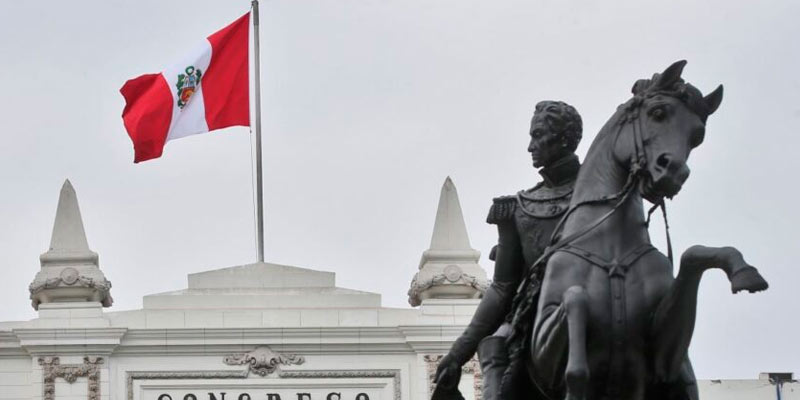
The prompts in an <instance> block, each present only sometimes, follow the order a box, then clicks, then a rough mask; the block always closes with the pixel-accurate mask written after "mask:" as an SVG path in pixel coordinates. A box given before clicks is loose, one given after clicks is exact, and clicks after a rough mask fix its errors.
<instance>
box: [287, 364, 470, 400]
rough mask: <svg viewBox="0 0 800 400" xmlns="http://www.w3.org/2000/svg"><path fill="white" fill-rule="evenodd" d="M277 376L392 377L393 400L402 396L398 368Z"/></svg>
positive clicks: (292, 373) (293, 373) (290, 372)
mask: <svg viewBox="0 0 800 400" xmlns="http://www.w3.org/2000/svg"><path fill="white" fill-rule="evenodd" d="M278 376H279V377H281V378H392V384H393V386H394V397H393V400H401V398H402V390H401V388H400V376H401V374H400V370H399V369H338V370H337V369H332V370H292V371H281V372H280V373H278ZM476 400H478V399H476Z"/></svg>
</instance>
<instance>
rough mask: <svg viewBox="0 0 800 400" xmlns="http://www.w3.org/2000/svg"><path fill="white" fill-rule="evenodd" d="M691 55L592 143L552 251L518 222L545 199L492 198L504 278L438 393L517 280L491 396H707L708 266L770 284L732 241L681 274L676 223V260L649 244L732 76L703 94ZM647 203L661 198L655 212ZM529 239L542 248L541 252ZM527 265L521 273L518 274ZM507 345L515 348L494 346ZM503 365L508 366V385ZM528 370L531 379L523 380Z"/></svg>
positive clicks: (485, 360) (761, 285)
mask: <svg viewBox="0 0 800 400" xmlns="http://www.w3.org/2000/svg"><path fill="white" fill-rule="evenodd" d="M685 65H686V62H685V61H678V62H676V63H674V64H672V65H671V66H669V67H668V68H667V69H666V70H664V72H663V73H660V74H654V75H653V77H652V78H651V79H641V80H639V81H637V82H636V83H635V84H634V86H633V90H632V91H633V97H632V98H631V99H630V100H628V101H627V102H625V103H624V104H622V105H621V106H619V107H618V109H617V111H616V112H615V113H614V115H613V116H612V117H611V118H610V119H609V121H608V122H607V123H606V124H605V126H604V127H603V128H602V129H601V130H600V132H599V133H598V135H597V137H596V138H595V140H594V142H593V143H592V146H591V148H590V149H589V152H588V154H587V156H586V159H585V160H584V163H583V166H582V167H581V168H580V171H579V172H578V176H577V178H576V180H575V183H574V189H573V190H572V193H571V198H570V200H569V206H568V207H567V208H566V210H562V209H561V207H562V204H560V202H558V201H556V200H557V199H558V198H557V197H551V198H550V200H551V201H552V202H553V204H552V205H553V206H554V207H553V208H551V209H552V210H553V212H554V213H558V214H563V216H562V217H561V218H560V220H559V222H558V223H557V225H555V226H553V225H551V227H550V228H548V230H552V231H553V234H552V237H551V238H550V239H549V240H547V243H548V244H549V245H548V246H547V247H546V248H542V246H541V243H542V242H541V240H542V238H541V237H540V236H537V235H536V234H534V235H533V236H530V235H528V234H527V233H528V231H527V230H526V229H528V228H529V227H530V226H536V225H539V224H541V221H539V220H536V221H535V223H533V224H532V225H525V224H523V223H520V220H519V219H520V217H522V216H523V215H525V216H529V217H530V216H531V215H529V212H531V211H533V214H534V216H533V217H535V218H539V214H538V212H539V211H542V210H545V209H546V207H544V204H539V203H529V202H535V201H536V200H539V199H540V198H539V197H537V196H536V192H537V191H529V192H521V193H520V194H519V195H518V196H516V197H515V198H513V197H512V198H511V199H513V201H512V200H510V199H508V198H499V199H497V200H496V201H495V205H494V207H493V209H492V212H491V213H490V216H489V221H490V222H493V223H496V224H497V225H498V230H499V234H500V240H499V244H498V246H497V252H496V267H495V269H496V272H495V283H494V284H493V285H492V288H493V289H492V290H490V291H488V292H487V294H486V297H485V298H484V299H483V300H482V301H481V304H480V306H479V307H478V311H477V312H476V315H475V317H474V318H473V321H472V323H470V325H469V327H468V328H467V330H466V331H465V332H464V335H462V337H461V338H459V339H458V340H457V341H456V343H454V345H453V348H452V349H451V351H450V353H449V354H448V355H447V356H446V357H445V358H444V359H443V361H442V363H441V365H440V367H439V370H438V371H437V381H438V386H437V390H436V391H435V392H434V397H435V398H436V397H437V394H439V395H440V396H441V399H448V398H458V397H457V396H460V394H458V392H457V390H456V391H453V390H449V391H448V390H447V389H448V388H452V387H453V385H457V383H458V377H457V375H460V368H459V367H460V363H462V362H464V361H466V359H468V358H469V357H471V355H472V353H473V352H474V350H475V347H476V343H477V341H478V340H481V338H483V337H485V336H488V335H490V334H491V332H492V331H494V330H495V329H496V328H495V327H496V326H499V325H501V324H502V322H503V321H504V319H503V317H504V316H505V315H506V312H507V311H508V310H509V305H508V291H509V290H513V289H509V287H514V286H515V283H516V282H517V281H520V280H521V283H520V284H519V286H517V287H516V293H515V295H514V299H513V301H512V303H511V305H510V313H509V314H508V316H507V317H506V318H505V321H510V324H508V325H503V326H501V327H500V329H499V330H497V332H496V333H495V335H493V336H489V337H488V338H486V339H483V341H481V342H480V343H481V345H480V349H479V355H480V357H481V364H482V367H483V368H484V369H485V372H484V373H485V376H484V378H485V379H486V384H487V385H488V386H489V389H490V391H489V394H488V396H494V397H485V398H486V399H491V400H496V399H502V400H510V399H514V400H517V399H541V398H544V399H549V400H555V399H558V400H561V399H566V400H606V399H607V400H697V399H698V392H697V386H696V381H695V378H694V373H693V372H692V368H691V363H690V362H689V359H688V349H689V343H690V342H691V338H692V333H693V330H694V324H695V317H696V308H697V291H698V287H699V284H700V279H701V277H702V274H703V272H704V271H706V270H708V269H720V270H722V271H723V272H724V273H725V274H726V275H727V277H728V280H729V281H730V283H731V291H732V292H733V293H737V292H739V291H742V290H746V291H748V292H751V293H752V292H758V291H762V290H766V289H767V287H768V284H767V282H766V280H764V278H763V277H762V276H761V275H760V274H759V272H758V270H756V268H755V267H753V266H751V265H749V264H747V263H746V262H745V261H744V258H743V257H742V254H741V253H740V252H739V251H738V250H736V249H734V248H732V247H721V248H713V247H704V246H693V247H691V248H689V249H688V250H686V252H684V253H683V255H682V256H681V259H680V269H679V271H678V274H677V277H676V276H675V275H674V271H673V263H672V248H671V244H670V240H669V232H667V245H668V250H669V251H668V254H669V255H668V256H665V255H664V254H662V253H661V252H659V251H658V250H657V249H655V248H654V247H653V246H652V245H651V244H650V237H649V234H648V230H647V226H648V222H649V217H650V213H652V212H653V211H655V210H656V208H657V207H660V208H661V209H662V213H663V214H664V218H665V220H666V209H665V204H664V199H665V198H672V197H673V196H675V195H676V194H678V192H679V191H680V189H681V187H682V186H683V184H684V183H685V181H686V179H687V178H688V177H689V167H688V165H687V162H688V158H689V154H690V153H691V151H692V150H693V149H694V148H696V147H697V146H699V145H700V144H701V143H702V142H703V139H704V136H705V128H706V120H707V119H708V116H710V115H711V114H712V113H714V111H716V109H717V108H718V107H719V105H720V103H721V101H722V86H719V87H718V88H717V89H716V90H714V91H713V92H711V93H710V94H708V95H707V96H703V95H702V94H701V92H700V91H699V90H698V89H697V88H695V87H694V86H692V85H691V84H689V83H686V82H685V81H684V80H683V79H682V78H681V74H682V71H683V68H684V66H685ZM534 120H536V116H534ZM533 130H534V128H533V127H532V133H533ZM535 155H536V154H534V156H535ZM546 185H547V183H545V186H546ZM569 186H572V184H570V185H569ZM551 189H552V188H551ZM539 190H541V189H539ZM553 191H554V190H553ZM568 192H569V190H565V191H564V193H563V194H564V195H565V197H570V193H568ZM643 199H646V200H648V201H649V202H650V203H652V204H654V206H653V207H652V208H651V209H650V211H649V212H648V213H647V217H645V211H644V206H643ZM531 204H536V206H534V207H533V208H531ZM520 213H521V214H520ZM501 221H513V223H509V222H501ZM531 221H533V220H531ZM665 222H666V221H665ZM550 223H552V221H551V222H550ZM546 224H547V223H545V224H541V226H545V225H546ZM665 225H666V224H665ZM667 226H668V225H667ZM526 227H528V228H526ZM531 232H537V229H536V228H533V230H532V231H531ZM538 232H543V231H538ZM514 234H516V236H514ZM509 237H511V238H516V241H513V240H510V241H507V240H506V239H507V238H509ZM528 249H537V250H536V251H537V253H536V255H537V256H538V259H537V260H536V261H533V262H531V259H530V255H531V254H534V253H533V252H528ZM539 254H540V255H539ZM520 264H522V265H523V271H522V272H521V278H520V275H515V274H518V273H519V272H517V271H518V270H517V268H519V265H520ZM509 265H514V266H515V267H513V268H508V269H506V268H507V267H506V266H509ZM509 271H513V272H512V273H511V274H510V275H508V276H507V275H505V274H506V273H508V272H509ZM498 274H500V275H498ZM501 339H502V340H501ZM503 345H505V346H506V347H507V352H508V353H507V354H508V358H505V357H504V356H503V354H502V350H501V351H499V352H497V351H494V350H495V349H499V348H501V347H503ZM490 348H491V349H492V350H489V349H490ZM465 357H466V358H465ZM495 365H499V366H501V367H502V368H504V369H505V372H504V373H503V376H502V380H501V384H500V389H501V390H500V392H499V394H498V392H497V391H496V385H497V375H495V372H497V370H493V369H492V368H493V366H495ZM506 366H507V367H506ZM502 368H501V369H502ZM521 373H522V374H525V376H527V377H528V378H529V379H519V376H520V374H521ZM520 381H525V383H528V384H532V385H531V386H528V387H525V386H524V385H521V384H520ZM440 389H441V390H440ZM448 395H451V396H453V395H455V396H456V397H447V396H448Z"/></svg>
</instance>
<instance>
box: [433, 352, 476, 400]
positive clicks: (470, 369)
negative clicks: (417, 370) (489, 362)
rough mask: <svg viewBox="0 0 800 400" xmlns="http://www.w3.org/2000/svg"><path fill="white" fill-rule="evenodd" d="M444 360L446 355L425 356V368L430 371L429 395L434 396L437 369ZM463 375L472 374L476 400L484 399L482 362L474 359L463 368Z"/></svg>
mask: <svg viewBox="0 0 800 400" xmlns="http://www.w3.org/2000/svg"><path fill="white" fill-rule="evenodd" d="M442 358H444V354H427V355H425V356H423V358H422V359H423V360H425V366H426V369H427V371H428V395H431V394H433V389H435V388H436V384H435V383H433V380H434V379H435V378H436V368H438V367H439V363H440V362H441V361H442ZM461 373H462V374H472V377H473V380H472V388H473V390H474V391H475V400H482V399H483V372H481V365H480V362H479V361H478V359H477V358H476V357H472V359H470V360H469V361H467V363H466V364H464V365H463V366H462V367H461Z"/></svg>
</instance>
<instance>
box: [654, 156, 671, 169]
mask: <svg viewBox="0 0 800 400" xmlns="http://www.w3.org/2000/svg"><path fill="white" fill-rule="evenodd" d="M669 161H670V160H669V156H668V155H666V154H662V155H660V156H658V158H657V159H656V165H657V166H658V167H660V168H663V169H667V167H668V166H669Z"/></svg>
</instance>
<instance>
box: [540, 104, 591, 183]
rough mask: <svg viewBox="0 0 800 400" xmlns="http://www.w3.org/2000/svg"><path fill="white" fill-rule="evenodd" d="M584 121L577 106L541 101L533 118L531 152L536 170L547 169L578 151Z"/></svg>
mask: <svg viewBox="0 0 800 400" xmlns="http://www.w3.org/2000/svg"><path fill="white" fill-rule="evenodd" d="M582 133H583V122H582V121H581V116H580V115H579V114H578V111H577V110H575V107H572V106H571V105H569V104H567V103H564V102H561V101H550V100H546V101H540V102H539V103H538V104H536V110H535V111H534V112H533V118H532V119H531V130H530V135H531V142H530V144H529V145H528V151H529V152H530V153H531V158H532V159H533V166H534V167H537V168H539V167H546V166H548V165H551V164H552V163H553V162H555V161H558V160H560V159H562V158H564V157H565V156H567V155H570V154H572V153H574V152H575V149H577V148H578V143H580V141H581V136H582Z"/></svg>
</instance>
